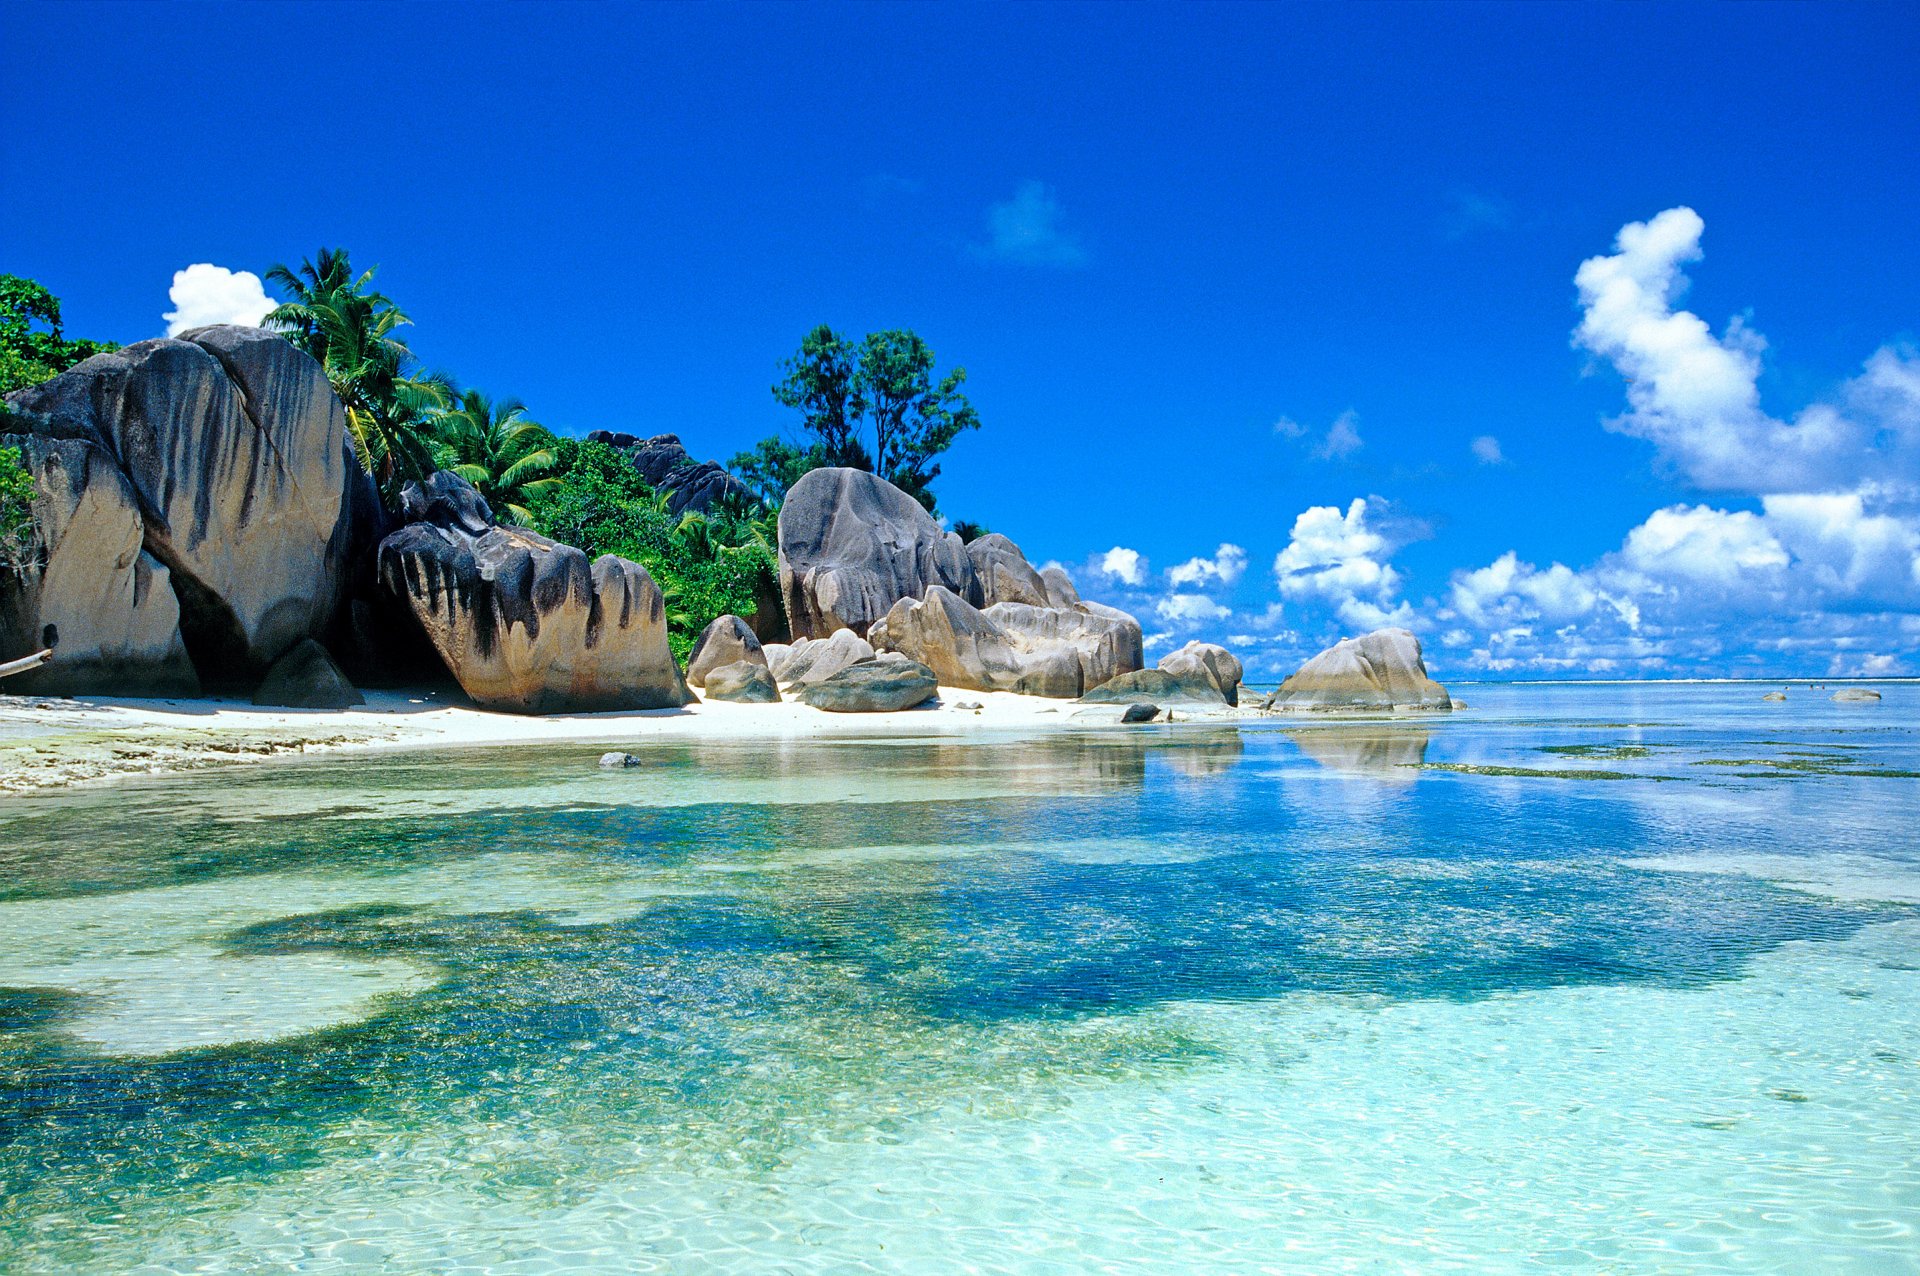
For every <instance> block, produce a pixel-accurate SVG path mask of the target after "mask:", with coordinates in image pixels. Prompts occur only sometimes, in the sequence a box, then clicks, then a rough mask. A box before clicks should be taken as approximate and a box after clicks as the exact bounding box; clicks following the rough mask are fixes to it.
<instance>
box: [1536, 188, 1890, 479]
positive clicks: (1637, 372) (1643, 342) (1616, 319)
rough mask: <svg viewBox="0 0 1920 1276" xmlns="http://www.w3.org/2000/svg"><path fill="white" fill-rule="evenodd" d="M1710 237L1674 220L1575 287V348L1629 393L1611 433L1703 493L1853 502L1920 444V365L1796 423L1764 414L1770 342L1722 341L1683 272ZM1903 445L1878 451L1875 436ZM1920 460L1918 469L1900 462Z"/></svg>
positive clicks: (1732, 330) (1686, 219)
mask: <svg viewBox="0 0 1920 1276" xmlns="http://www.w3.org/2000/svg"><path fill="white" fill-rule="evenodd" d="M1705 229H1706V225H1705V223H1704V222H1703V221H1701V219H1700V215H1699V214H1698V213H1696V212H1694V211H1693V210H1692V209H1691V208H1669V209H1667V210H1666V211H1665V212H1663V213H1661V214H1659V215H1658V216H1656V217H1654V218H1653V219H1652V220H1651V221H1646V222H1631V223H1629V224H1628V225H1626V226H1624V227H1622V228H1621V230H1620V234H1619V236H1618V238H1617V239H1616V241H1615V251H1614V253H1613V254H1612V255H1611V256H1603V257H1593V258H1589V259H1588V260H1587V261H1585V262H1583V263H1582V264H1581V266H1580V269H1579V271H1578V273H1576V274H1575V276H1574V283H1575V285H1576V286H1577V287H1578V288H1579V290H1580V302H1581V305H1582V307H1583V308H1584V313H1583V315H1582V318H1581V321H1580V326H1579V327H1578V328H1577V329H1576V330H1575V332H1574V341H1575V343H1576V344H1578V345H1580V346H1583V347H1585V348H1586V349H1588V350H1590V351H1592V352H1593V353H1594V354H1596V355H1599V356H1600V357H1601V358H1604V359H1606V360H1608V361H1609V362H1611V363H1612V364H1613V366H1614V367H1615V368H1616V369H1618V370H1619V372H1620V374H1621V375H1622V376H1624V377H1625V378H1626V379H1627V403H1628V411H1627V412H1626V413H1625V414H1624V415H1622V416H1620V417H1617V418H1615V419H1613V420H1611V421H1609V422H1607V428H1609V429H1612V430H1616V431H1619V432H1620V433H1623V434H1628V435H1632V436H1633V437H1635V438H1641V439H1646V440H1647V441H1648V442H1650V443H1652V444H1653V445H1654V447H1655V448H1656V449H1657V451H1658V454H1659V457H1660V459H1661V461H1662V462H1663V463H1664V464H1665V465H1667V466H1669V467H1670V468H1672V469H1673V470H1674V471H1676V472H1677V473H1678V474H1679V475H1680V476H1681V477H1683V478H1685V479H1686V480H1687V481H1688V482H1690V483H1692V484H1693V485H1694V486H1696V487H1701V488H1717V489H1725V490H1732V491H1741V492H1749V493H1762V492H1805V491H1820V490H1832V489H1836V488H1848V487H1853V486H1856V485H1858V484H1859V483H1860V482H1862V481H1864V480H1866V479H1869V478H1872V477H1875V476H1876V475H1877V474H1884V473H1885V471H1886V469H1887V466H1888V465H1889V463H1890V462H1891V461H1892V460H1894V459H1895V456H1896V454H1898V453H1903V452H1911V450H1912V448H1913V446H1914V444H1915V443H1916V442H1920V437H1917V436H1920V363H1917V362H1916V361H1915V358H1914V357H1913V355H1912V353H1911V352H1902V351H1896V350H1893V349H1890V348H1889V349H1882V350H1880V351H1879V352H1877V353H1876V354H1875V355H1874V356H1873V357H1872V358H1871V359H1869V360H1868V361H1867V365H1866V371H1865V373H1864V374H1863V375H1862V376H1861V377H1859V378H1857V379H1856V380H1855V381H1853V382H1850V383H1848V384H1847V385H1846V386H1843V387H1842V389H1841V394H1840V399H1841V403H1839V404H1833V403H1815V404H1813V405H1812V406H1810V407H1808V408H1806V409H1805V410H1804V411H1802V412H1801V413H1800V414H1799V415H1798V416H1796V417H1795V418H1794V419H1793V420H1792V421H1791V422H1787V421H1781V420H1777V419H1776V418H1774V417H1772V416H1769V415H1768V414H1767V413H1766V412H1764V411H1762V409H1761V407H1760V389H1759V377H1760V371H1761V355H1762V353H1763V352H1764V351H1765V350H1766V345H1767V343H1766V341H1765V339H1764V338H1762V337H1761V336H1760V334H1759V333H1757V332H1755V331H1754V330H1753V329H1751V328H1749V327H1748V326H1747V325H1746V324H1745V323H1744V322H1743V321H1742V320H1740V319H1735V320H1733V321H1732V322H1730V323H1729V324H1728V325H1727V327H1726V330H1725V332H1724V333H1723V335H1721V336H1719V337H1716V336H1714V335H1713V332H1712V330H1711V329H1710V328H1708V326H1707V324H1706V321H1705V320H1703V319H1701V318H1700V317H1699V316H1698V315H1696V314H1693V313H1692V312H1691V311H1686V310H1675V309H1674V308H1673V303H1674V301H1675V300H1676V299H1677V298H1678V297H1679V296H1680V294H1681V293H1683V292H1684V291H1685V290H1686V286H1687V278H1686V276H1685V274H1684V273H1682V271H1681V267H1682V266H1684V265H1685V264H1687V263H1688V262H1693V261H1698V260H1699V259H1700V257H1701V250H1700V237H1701V235H1702V233H1703V232H1704V230H1705ZM1882 431H1890V432H1891V433H1892V434H1893V435H1894V436H1896V437H1894V438H1892V439H1890V440H1889V441H1888V442H1887V443H1886V444H1884V445H1876V442H1875V436H1876V434H1877V433H1881V432H1882ZM1900 459H1902V460H1910V459H1911V458H1910V457H1901V458H1900Z"/></svg>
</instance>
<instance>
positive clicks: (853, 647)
mask: <svg viewBox="0 0 1920 1276" xmlns="http://www.w3.org/2000/svg"><path fill="white" fill-rule="evenodd" d="M872 659H873V646H872V644H871V643H869V642H868V641H867V640H866V639H865V638H862V637H861V636H860V635H859V634H856V633H854V632H853V631H852V630H851V629H840V630H836V631H835V632H834V634H833V635H832V636H831V637H829V638H802V639H801V640H800V641H798V642H796V643H794V644H793V645H792V646H791V647H789V648H788V649H787V654H786V656H785V657H784V658H782V659H781V661H780V663H779V664H777V665H775V666H774V667H773V676H774V677H775V678H776V679H777V680H779V682H780V685H782V686H786V687H798V686H805V685H806V684H807V683H810V682H820V681H822V680H824V679H827V678H831V677H832V676H833V675H834V674H836V673H839V672H840V671H841V670H842V669H845V668H846V667H847V666H848V665H857V664H859V663H860V662H861V661H863V660H872Z"/></svg>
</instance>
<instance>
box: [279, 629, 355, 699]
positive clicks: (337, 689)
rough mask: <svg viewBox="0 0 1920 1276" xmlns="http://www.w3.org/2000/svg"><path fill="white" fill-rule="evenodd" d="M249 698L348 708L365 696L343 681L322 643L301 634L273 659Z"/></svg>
mask: <svg viewBox="0 0 1920 1276" xmlns="http://www.w3.org/2000/svg"><path fill="white" fill-rule="evenodd" d="M253 702H254V703H255V704H258V705H278V706H283V707H285V708H289V709H351V708H353V707H354V706H355V705H359V704H365V703H366V698H365V697H363V696H362V695H361V694H360V692H359V691H358V690H356V689H355V688H354V685H353V684H352V683H351V682H348V681H347V676H346V675H345V674H343V673H341V672H340V666H338V665H336V664H334V663H333V657H332V656H330V655H328V654H327V649H326V648H325V647H322V646H321V645H320V644H319V643H317V642H315V641H314V640H313V639H311V638H302V639H301V640H300V641H299V642H298V643H295V644H294V647H293V650H292V651H289V652H288V653H287V654H286V655H284V656H282V657H280V659H278V660H276V661H274V662H273V668H271V669H269V670H267V676H266V677H265V678H262V679H261V680H260V687H259V689H258V690H257V691H255V692H254V693H253Z"/></svg>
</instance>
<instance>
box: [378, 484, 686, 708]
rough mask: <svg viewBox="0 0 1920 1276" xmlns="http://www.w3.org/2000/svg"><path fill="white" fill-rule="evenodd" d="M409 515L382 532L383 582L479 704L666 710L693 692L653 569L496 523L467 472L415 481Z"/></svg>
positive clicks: (406, 504)
mask: <svg viewBox="0 0 1920 1276" xmlns="http://www.w3.org/2000/svg"><path fill="white" fill-rule="evenodd" d="M402 506H403V510H402V517H403V518H404V519H405V520H406V521H407V525H406V526H404V527H402V528H401V529H400V530H399V531H397V532H394V533H393V534H392V535H391V536H388V537H387V538H386V539H385V540H384V541H382V542H381V543H380V560H379V572H380V583H381V585H382V587H383V588H385V589H386V590H388V591H389V592H390V593H391V594H392V595H393V596H394V597H396V598H398V599H401V600H402V601H404V602H405V603H406V604H407V606H408V608H409V609H410V611H411V612H412V614H413V616H414V618H415V620H417V621H418V622H419V624H420V627H421V629H422V630H423V631H424V632H425V633H426V636H427V639H428V640H429V641H430V642H431V643H432V644H433V647H434V649H435V650H436V651H438V652H439V653H440V658H441V659H442V660H444V661H445V662H446V664H447V668H448V669H450V670H451V671H452V672H453V676H454V677H455V678H456V679H457V680H458V681H459V683H460V687H461V690H463V691H465V692H466V693H467V694H468V695H469V696H471V697H472V698H473V699H474V700H475V701H476V702H478V703H479V704H482V705H485V706H487V707H489V708H497V709H507V710H511V711H514V712H519V713H566V712H592V711H595V710H605V709H662V708H669V707H674V706H678V705H684V704H687V703H689V702H690V701H691V700H692V699H693V694H692V693H691V692H690V691H688V690H687V684H686V682H685V680H684V679H682V677H681V675H680V669H679V666H678V665H676V664H675V663H674V660H673V653H672V652H671V651H670V650H669V649H668V647H667V621H666V605H665V601H664V600H663V599H662V597H661V595H660V588H659V586H657V585H655V584H654V582H653V577H652V576H650V575H648V574H647V569H646V568H644V567H642V566H641V565H640V564H638V563H635V562H631V561H629V560H627V559H624V558H619V557H616V556H615V555H612V554H602V555H601V556H600V557H599V558H597V559H595V560H593V561H592V562H591V563H589V562H588V561H587V556H586V555H585V554H583V553H581V552H580V551H579V550H577V549H575V548H573V547H572V546H571V545H562V544H559V543H558V542H556V541H551V540H548V539H547V538H546V537H544V536H541V535H538V534H537V533H534V532H530V531H527V530H526V529H525V528H520V527H504V526H496V525H495V523H494V520H493V515H492V513H491V512H490V511H489V510H488V509H487V505H486V502H485V501H484V500H483V499H481V497H480V495H479V493H477V492H475V491H474V490H473V488H472V487H471V486H469V485H468V484H467V482H466V481H465V480H464V479H461V478H459V477H458V476H456V475H453V474H450V473H446V472H441V473H437V474H434V475H432V476H431V477H430V478H429V479H428V480H427V482H426V483H424V484H420V483H409V484H408V485H407V487H406V489H405V490H404V492H403V496H402Z"/></svg>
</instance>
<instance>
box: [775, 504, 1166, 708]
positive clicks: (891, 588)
mask: <svg viewBox="0 0 1920 1276" xmlns="http://www.w3.org/2000/svg"><path fill="white" fill-rule="evenodd" d="M780 582H781V591H782V593H783V595H784V597H785V600H786V607H787V617H788V620H789V622H790V625H791V628H792V631H793V633H794V634H795V635H797V638H796V642H795V650H796V651H798V650H799V649H800V646H801V644H802V643H804V642H805V640H807V639H812V640H814V641H816V642H817V641H819V640H822V639H831V638H833V637H835V636H837V634H838V633H840V632H843V631H844V632H850V633H851V634H852V635H854V636H856V637H859V638H864V639H866V640H867V641H868V642H870V643H871V645H872V646H873V648H874V649H876V650H879V651H895V652H899V653H900V654H902V655H905V656H907V657H909V658H911V659H912V660H914V661H916V662H918V663H920V664H923V665H925V666H927V667H928V668H930V669H932V670H933V671H934V673H935V675H936V676H937V677H938V679H939V680H940V683H941V685H943V686H949V687H962V688H966V689H969V690H975V691H1017V692H1022V693H1025V694H1028V695H1042V696H1057V697H1062V698H1067V699H1071V698H1072V697H1074V696H1078V695H1080V694H1081V693H1082V692H1084V691H1087V690H1089V689H1090V688H1093V687H1097V686H1099V685H1101V684H1102V683H1104V682H1106V681H1108V680H1109V679H1111V678H1113V677H1114V676H1116V675H1117V674H1121V673H1126V672H1128V671H1130V670H1134V669H1138V668H1139V667H1140V664H1141V659H1142V643H1141V633H1140V625H1139V622H1138V621H1136V620H1134V619H1133V617H1131V616H1129V615H1127V614H1126V613H1125V612H1122V611H1118V610H1116V609H1114V608H1111V607H1103V606H1101V605H1100V604H1098V603H1086V602H1082V601H1081V600H1080V596H1079V593H1078V592H1077V591H1076V590H1075V589H1074V587H1073V581H1072V580H1071V579H1070V578H1069V577H1068V575H1067V573H1066V572H1065V571H1064V570H1062V569H1061V568H1058V567H1049V568H1048V569H1046V571H1044V572H1043V571H1037V570H1035V569H1034V567H1033V565H1032V564H1030V563H1029V562H1028V561H1027V559H1026V556H1025V555H1024V554H1022V553H1021V552H1020V547H1019V546H1018V545H1015V544H1014V543H1013V542H1012V541H1011V540H1009V539H1007V538H1006V537H1005V536H1001V535H999V534H997V533H988V534H986V535H984V536H981V537H979V538H977V539H975V540H974V541H973V542H972V543H970V544H966V545H962V544H961V542H960V539H959V538H958V537H957V536H954V535H952V534H951V533H947V532H943V531H941V529H940V525H939V524H938V523H936V522H934V520H933V518H932V516H931V515H929V514H928V513H927V512H926V510H925V509H923V508H922V507H921V506H920V503H919V502H918V501H915V500H914V499H913V498H912V497H910V496H908V495H907V494H906V493H904V492H902V491H900V490H899V489H898V488H895V487H894V486H892V485H891V484H889V483H888V482H886V481H885V480H884V479H881V478H879V477H878V476H876V475H873V474H868V473H866V472H865V471H862V470H852V469H822V470H815V471H813V472H812V473H810V474H808V475H806V476H805V477H804V478H802V479H801V480H800V481H799V482H798V483H795V484H794V486H793V489H792V490H791V491H790V492H788V494H787V500H786V504H785V505H784V506H783V507H782V508H781V511H780ZM774 674H775V676H776V677H778V678H779V679H780V681H781V682H783V683H792V682H794V681H796V678H795V677H794V676H792V673H791V671H789V670H788V669H786V668H784V667H783V665H782V664H781V663H780V662H775V664H774Z"/></svg>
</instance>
